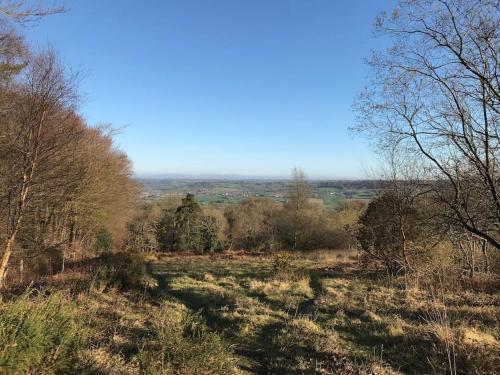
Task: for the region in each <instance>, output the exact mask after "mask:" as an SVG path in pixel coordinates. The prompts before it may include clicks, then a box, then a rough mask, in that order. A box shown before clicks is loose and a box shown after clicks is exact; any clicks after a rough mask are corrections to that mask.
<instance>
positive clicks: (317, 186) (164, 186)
mask: <svg viewBox="0 0 500 375" xmlns="http://www.w3.org/2000/svg"><path fill="white" fill-rule="evenodd" d="M138 181H139V182H140V183H141V184H142V185H143V194H144V197H146V198H148V199H153V200H154V199H161V198H162V197H164V196H167V195H179V196H183V195H185V194H187V193H193V194H195V196H196V199H197V200H198V201H199V202H200V203H202V204H203V203H204V204H211V203H216V204H234V203H237V202H239V201H241V200H243V199H246V198H249V197H267V198H270V199H273V200H275V201H284V200H286V196H287V191H288V186H289V184H290V181H287V180H241V181H231V180H228V181H225V180H180V179H139V180H138ZM309 184H310V186H311V195H312V196H313V198H319V199H322V200H323V202H324V204H325V206H327V207H329V208H335V207H338V206H339V205H340V203H341V202H342V201H345V200H371V199H373V198H374V197H375V196H376V195H377V192H378V190H379V184H378V182H376V181H310V182H309Z"/></svg>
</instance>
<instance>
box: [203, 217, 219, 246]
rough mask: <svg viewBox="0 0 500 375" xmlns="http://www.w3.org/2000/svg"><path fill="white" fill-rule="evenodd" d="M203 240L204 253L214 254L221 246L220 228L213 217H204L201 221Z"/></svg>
mask: <svg viewBox="0 0 500 375" xmlns="http://www.w3.org/2000/svg"><path fill="white" fill-rule="evenodd" d="M201 240H202V248H203V251H210V252H212V251H214V250H216V249H217V247H218V245H219V227H218V224H217V220H215V218H213V217H212V216H203V217H202V219H201Z"/></svg>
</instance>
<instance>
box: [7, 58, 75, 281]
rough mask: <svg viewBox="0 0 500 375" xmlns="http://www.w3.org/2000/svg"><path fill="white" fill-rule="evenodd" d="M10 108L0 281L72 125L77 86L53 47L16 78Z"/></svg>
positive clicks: (33, 60) (67, 138)
mask: <svg viewBox="0 0 500 375" xmlns="http://www.w3.org/2000/svg"><path fill="white" fill-rule="evenodd" d="M13 98H14V100H15V103H14V105H13V111H11V112H8V113H7V116H5V117H4V118H2V123H3V124H4V126H6V127H8V130H7V131H4V132H3V135H4V136H6V137H8V142H7V144H8V147H7V150H6V153H5V158H4V159H3V160H2V162H3V165H2V169H3V170H4V172H5V173H4V175H5V176H7V181H6V186H7V191H6V192H5V193H6V196H5V198H4V199H5V205H6V212H7V223H6V235H5V241H4V243H3V244H2V260H1V263H0V287H2V286H3V281H4V279H5V273H6V270H7V266H8V263H9V259H10V257H11V255H12V248H13V244H14V241H15V239H16V236H17V234H18V232H19V229H20V227H21V223H22V221H23V218H24V216H25V214H26V211H27V209H28V206H29V203H30V200H31V199H32V196H33V194H32V193H33V191H34V189H35V188H36V184H37V182H39V180H40V179H43V178H44V177H42V176H43V174H41V171H44V170H47V169H46V165H44V164H47V163H50V161H51V160H52V159H53V157H54V156H55V155H56V154H57V153H58V151H59V149H60V148H61V145H62V144H64V143H65V142H68V140H69V139H71V133H72V132H73V129H70V127H71V122H70V121H69V119H70V118H71V114H72V109H73V105H74V103H75V99H76V96H75V91H74V88H73V82H72V81H71V80H70V79H68V78H67V77H66V75H65V72H64V70H63V69H62V67H61V66H60V65H59V63H58V62H57V59H56V56H55V55H54V53H52V52H50V51H49V52H48V53H46V54H41V55H37V56H34V57H33V58H32V61H31V62H30V65H29V67H28V68H27V70H26V72H25V77H24V80H23V82H22V83H20V84H19V87H18V90H17V92H16V95H15V96H14V97H13Z"/></svg>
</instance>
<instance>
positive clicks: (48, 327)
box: [0, 292, 85, 374]
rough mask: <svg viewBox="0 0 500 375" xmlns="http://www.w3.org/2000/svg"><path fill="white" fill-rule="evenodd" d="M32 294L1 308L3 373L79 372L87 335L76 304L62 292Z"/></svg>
mask: <svg viewBox="0 0 500 375" xmlns="http://www.w3.org/2000/svg"><path fill="white" fill-rule="evenodd" d="M31 294H32V293H31V292H26V293H25V294H24V295H22V296H21V297H19V298H17V299H16V300H15V301H13V302H8V303H5V304H2V305H1V307H0V373H1V374H4V373H5V374H56V373H77V372H78V368H77V367H78V363H79V361H78V359H79V357H78V353H79V350H81V349H83V348H84V346H85V339H84V337H85V335H84V334H83V333H84V329H83V326H82V323H81V321H79V319H78V314H77V313H76V309H75V306H74V305H73V304H72V302H71V301H70V300H69V299H68V298H67V297H66V296H65V295H64V294H62V293H55V294H53V295H51V296H49V297H44V296H37V297H32V295H31Z"/></svg>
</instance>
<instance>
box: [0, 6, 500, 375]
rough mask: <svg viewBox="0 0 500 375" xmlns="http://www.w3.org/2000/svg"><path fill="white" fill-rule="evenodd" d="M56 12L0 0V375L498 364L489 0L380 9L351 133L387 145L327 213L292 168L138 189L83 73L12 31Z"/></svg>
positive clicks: (497, 83) (493, 369) (383, 370)
mask: <svg viewBox="0 0 500 375" xmlns="http://www.w3.org/2000/svg"><path fill="white" fill-rule="evenodd" d="M63 11H64V9H62V8H53V9H50V8H37V7H30V3H29V2H24V1H19V2H14V1H12V2H10V1H5V2H0V15H1V22H0V246H1V247H0V257H1V263H0V290H1V292H0V293H1V296H2V299H0V374H3V373H6V374H10V373H12V374H21V373H24V374H27V373H29V374H31V373H33V374H35V373H47V374H48V373H96V374H100V373H116V374H118V373H120V374H122V373H131V374H132V373H149V374H170V373H173V374H197V373H210V374H229V373H243V372H244V371H247V370H248V372H253V373H297V374H298V373H308V374H309V373H311V374H329V373H331V374H333V373H346V374H351V373H352V374H354V373H356V374H358V373H366V374H393V373H401V372H399V371H402V372H403V373H408V374H410V373H422V372H424V373H430V372H434V373H450V374H457V373H462V374H467V373H475V374H487V373H490V374H494V373H498V372H497V371H498V370H500V364H499V363H498V358H499V356H498V350H499V348H500V346H499V345H498V342H499V340H500V331H499V327H498V319H499V317H500V312H499V311H498V299H497V297H498V294H497V293H498V288H499V282H500V171H499V167H500V138H499V137H500V135H499V134H500V71H499V69H500V64H499V61H498V57H499V49H500V4H499V2H498V1H495V0H479V1H472V0H471V1H469V0H461V1H451V0H450V1H445V0H443V1H437V0H436V1H433V0H422V1H420V0H419V1H409V0H408V1H406V0H402V1H400V2H399V3H398V6H397V8H396V9H395V10H394V12H393V13H391V14H382V15H381V16H380V17H379V18H378V19H377V20H376V33H378V34H379V35H381V36H383V37H386V38H388V39H389V40H391V41H392V42H393V45H392V48H389V49H388V50H386V51H381V52H376V53H374V54H373V56H372V58H371V59H370V60H369V64H370V66H371V67H372V80H371V81H370V82H369V84H368V88H367V89H366V90H365V91H363V92H362V93H361V94H360V95H359V97H358V98H357V99H356V102H355V105H354V107H355V110H356V113H357V115H358V117H357V123H356V124H355V125H354V126H353V132H354V133H355V134H359V135H367V136H368V137H369V138H370V139H371V140H373V141H374V142H375V145H374V146H375V147H376V149H377V150H378V152H379V154H380V155H381V157H382V160H383V166H382V167H381V170H382V173H381V176H378V177H379V180H377V182H375V181H374V182H373V183H377V184H378V187H379V191H380V193H379V195H378V197H376V198H375V199H373V200H372V201H371V202H369V203H368V204H365V203H363V202H361V201H355V200H346V201H345V202H343V203H342V204H341V205H340V207H338V208H336V209H330V208H327V207H325V206H324V204H323V202H322V201H321V200H319V199H313V198H312V197H311V194H310V190H309V185H308V182H307V179H306V177H305V175H304V173H303V172H302V171H301V170H299V169H295V170H294V171H293V176H292V177H293V178H292V179H291V180H290V184H289V190H288V193H287V195H286V200H285V202H276V201H273V200H271V199H267V198H258V197H253V198H248V199H244V200H242V201H240V202H239V203H237V204H231V205H225V204H200V203H198V202H197V201H196V196H194V195H193V194H187V195H186V196H185V197H180V196H179V197H168V198H165V199H162V200H159V201H154V202H148V201H142V200H140V198H139V192H140V190H141V187H140V185H139V184H138V183H137V182H136V181H135V180H134V179H133V177H132V168H131V162H130V161H129V159H128V157H127V155H126V154H125V153H124V152H123V151H121V150H120V149H119V148H117V147H116V146H115V143H114V141H113V135H114V130H113V127H112V126H110V125H99V124H88V123H87V122H86V121H85V118H84V116H83V114H81V113H80V112H79V109H78V104H79V100H80V97H79V91H78V80H79V78H78V75H77V74H74V73H72V72H71V70H70V69H68V68H67V67H66V66H65V64H64V62H62V61H60V59H59V57H58V55H57V52H56V51H54V50H52V49H46V50H34V49H33V48H31V47H30V46H29V45H27V43H26V41H25V39H24V38H23V36H22V34H21V33H20V31H19V27H18V26H19V24H26V23H29V24H30V27H36V24H35V25H32V23H36V22H37V21H38V20H40V19H41V18H43V17H45V16H50V15H51V14H52V13H59V12H63ZM325 184H326V185H328V183H325ZM326 185H325V186H326ZM318 250H322V251H324V252H326V253H327V254H330V256H326V258H325V260H323V258H321V257H319V258H311V257H312V256H313V254H316V252H317V251H318ZM338 250H342V251H347V252H346V253H345V254H347V255H345V256H344V255H343V254H344V253H339V252H338ZM336 251H337V252H336ZM235 254H239V255H235ZM242 254H243V255H242ZM337 254H338V255H337ZM226 256H227V257H229V258H230V257H232V256H234V257H236V256H241V257H242V258H241V259H240V258H238V260H237V261H235V263H233V264H228V263H224V262H225V260H224V261H221V259H226V258H224V257H226ZM247 256H248V259H253V260H248V259H247V258H246V257H247ZM337 256H338V259H336V258H335V259H333V258H334V257H337ZM252 257H253V258H252ZM193 258H194V259H201V260H202V262H207V263H206V264H205V263H196V262H199V260H193ZM229 258H228V259H229ZM165 259H166V260H165ZM172 259H173V260H172ZM184 259H185V260H184ZM311 259H313V260H311ZM339 259H340V260H339ZM175 262H177V263H175ZM184 262H187V263H186V264H184ZM252 262H255V263H252ZM200 264H202V266H203V267H206V270H207V271H205V269H202V270H200V269H199V267H200ZM214 265H217V267H218V269H215V266H214ZM232 266H234V267H236V268H237V272H236V271H234V270H233V269H232V268H231V267H232ZM254 268H255V269H254ZM221 272H227V275H225V276H221V274H220V273H221ZM228 275H229V276H228ZM242 275H244V276H242ZM256 275H257V276H256ZM339 275H340V276H339ZM242 277H243V279H241V280H242V281H241V282H240V284H238V283H237V282H236V281H235V280H237V278H242ZM339 277H342V279H338V278H339ZM179 280H181V281H183V283H182V282H180V281H179ZM238 280H239V279H238ZM332 280H333V281H332ZM335 280H341V281H339V282H338V283H337V281H335ZM58 283H59V284H58ZM33 285H35V288H36V292H33V289H32V287H33ZM28 286H31V287H28ZM27 287H28V289H26V288H27ZM351 287H352V288H353V289H352V290H349V292H346V288H351ZM44 288H46V289H44ZM51 288H52V289H51ZM203 288H205V289H203ZM245 288H246V289H245ZM356 288H357V289H356ZM26 290H27V291H26ZM243 290H244V291H243ZM360 290H362V291H363V292H362V295H360V294H359V293H361V292H360ZM193 291H194V292H193ZM373 291H375V292H376V293H379V295H377V296H378V297H377V299H373V298H372V296H371V293H372V292H373ZM125 292H126V293H125ZM375 292H373V293H375ZM189 293H192V294H189ZM204 293H208V294H207V295H205V294H204ZM210 293H212V294H210ZM273 293H275V294H273ZM280 293H281V294H280ZM283 293H284V294H283ZM287 293H288V294H287ZM301 293H302V294H301ZM474 293H480V294H478V296H480V297H478V299H477V300H476V299H474ZM186 296H190V298H188V297H186ZM400 296H403V297H404V298H403V297H401V298H402V299H399V298H400ZM464 296H466V298H465V297H464ZM495 296H496V297H495ZM273 298H275V299H274V300H273ZM335 298H337V300H338V301H341V302H338V303H339V304H342V303H343V305H341V306H342V307H339V306H340V305H339V306H332V304H334V302H335V301H337V300H336V299H335ZM384 298H385V299H384ZM405 298H406V299H405ZM351 299H352V301H351ZM461 300H462V301H466V302H463V303H464V305H463V306H462V307H461V308H462V309H461V310H460V311H458V312H456V316H455V317H450V316H448V311H452V310H453V308H454V307H456V306H457V304H458V305H460V303H459V302H457V301H461ZM76 301H77V302H76ZM110 301H115V302H116V304H117V306H119V308H118V307H117V308H116V311H115V310H113V309H114V308H115V307H114V306H115V305H114V303H115V302H113V303H111V302H110ZM342 301H343V302H342ZM402 301H403V302H402ZM450 301H451V302H450ZM485 301H486V302H485ZM350 302H352V303H355V304H356V306H355V307H353V306H352V305H349V303H350ZM469 302H470V303H469ZM358 303H359V304H358ZM384 303H387V304H384ZM80 304H81V306H84V307H83V308H82V310H83V311H82V310H79V307H78V305H80ZM398 304H399V305H404V306H405V307H406V306H407V307H408V309H413V310H411V311H406V310H405V311H400V310H398V308H400V306H398ZM405 304H406V305H405ZM415 305H417V307H415ZM96 306H97V307H96ZM318 306H319V307H318ZM478 306H479V307H478ZM87 307H88V308H87ZM476 307H477V308H478V309H479V310H477V309H476ZM106 309H108V310H109V311H108V310H106ZM360 309H361V311H362V313H359V311H360ZM363 309H364V310H363ZM468 309H469V310H468ZM100 310H103V311H105V312H107V313H106V314H102V315H99V313H98V312H96V311H100ZM427 310H428V311H430V312H429V313H424V312H425V311H427ZM30 311H34V312H33V313H31V312H30ZM124 311H125V312H126V313H123V312H124ZM256 311H257V312H258V313H257V312H256ZM293 311H295V313H293ZM422 311H424V312H422ZM85 314H90V315H85ZM91 314H95V315H91ZM113 314H115V315H116V316H120V317H119V318H116V319H115V320H112V319H114V318H112V317H113V316H115V315H113ZM120 314H124V315H123V316H122V315H120ZM377 314H380V315H382V316H383V317H380V316H379V315H377ZM419 314H420V315H419ZM422 314H423V315H422ZM460 314H462V315H460ZM467 314H469V315H470V316H469V315H467ZM414 316H418V317H421V316H423V318H422V319H420V318H418V319H413V317H414ZM464 316H465V317H464ZM467 316H469V318H467ZM478 316H481V318H477V317H478ZM2 317H3V318H2ZM130 317H134V319H135V320H134V321H132V322H130V323H129V324H128V325H126V326H125V325H124V324H123V322H125V321H128V320H127V319H131V318H130ZM318 317H320V318H321V319H323V320H321V319H318V320H316V319H317V318H318ZM110 319H111V320H110ZM412 319H413V320H412ZM264 321H265V324H264V323H263V322H264ZM83 322H87V323H88V324H87V326H88V327H87V328H84V326H85V327H86V325H85V324H84V323H83ZM242 322H244V323H242ZM325 322H327V323H325ZM113 324H114V325H113ZM134 324H135V325H136V326H137V327H139V328H137V327H136V328H137V331H138V333H132V331H133V329H132V328H131V327H132V326H134ZM224 324H225V325H224ZM261 325H262V326H261ZM111 326H112V328H113V329H114V332H111V331H110V332H108V331H107V330H108V329H111V328H109V327H111ZM13 327H17V328H15V329H13ZM89 327H90V328H89ZM259 327H260V328H262V329H263V331H262V332H260V331H258V330H257V328H259ZM263 327H264V328H265V329H264V328H263ZM332 327H333V328H332ZM392 327H399V328H397V329H396V331H391V329H392ZM361 328H362V329H367V330H368V329H369V330H371V331H370V334H371V335H372V336H370V337H371V340H372V341H370V342H369V343H366V342H364V341H363V339H362V338H360V336H359V337H358V336H357V335H358V333H359V332H358V331H359V330H360V329H361ZM301 330H302V331H301ZM384 330H385V331H384ZM84 331H85V332H86V334H85V335H83V334H80V333H82V332H84ZM139 331H140V332H139ZM103 332H104V333H103ZM117 332H118V333H117ZM134 332H135V331H134ZM235 332H238V333H237V334H235ZM255 332H257V333H258V334H259V335H260V336H258V335H257V336H255V335H256V334H255ZM259 332H260V333H259ZM304 332H305V333H304ZM380 332H385V333H384V334H382V333H380ZM470 332H474V335H476V336H474V337H475V338H473V339H470V337H469V336H470ZM478 332H480V333H478ZM365 333H366V332H363V335H364V334H365ZM120 334H121V335H122V336H120V337H119V338H120V340H122V341H126V342H127V345H128V346H123V347H121V346H120V345H119V344H117V343H116V342H115V341H119V340H118V339H116V337H117V335H118V336H119V335H120ZM127 335H128V336H127ZM134 335H135V336H134ZM245 335H248V337H247V336H245ZM252 335H254V336H252ZM384 335H387V337H386V336H384ZM467 335H469V336H467ZM296 337H300V340H303V342H302V341H301V342H295V341H294V340H295V338H296ZM332 337H334V338H332ZM467 337H469V339H470V340H472V341H473V342H474V343H473V344H471V343H470V342H469V343H467V340H466V339H467ZM477 337H479V339H478V338H477ZM127 338H128V339H130V340H129V341H130V342H129V341H127V340H126V339H127ZM115 339H116V340H115ZM113 340H115V341H113ZM332 340H333V341H332ZM349 340H351V341H349ZM377 340H379V341H377ZM384 340H385V341H384ZM474 340H476V341H474ZM478 340H479V341H480V343H479V344H478V343H477V341H478ZM226 341H227V342H231V343H232V344H231V345H228V344H227V343H226ZM472 341H471V342H472ZM346 342H347V344H346ZM380 343H382V344H381V345H382V349H379V348H380ZM122 344H123V342H122ZM403 344H404V345H403ZM123 345H125V344H123ZM235 345H236V347H237V349H236V350H233V348H234V346H235ZM252 345H254V346H255V348H254V347H252ZM294 345H295V346H294ZM356 345H357V346H356ZM384 345H386V346H385V348H384ZM358 346H359V348H358ZM424 346H425V347H426V348H427V347H429V348H431V349H429V350H427V349H425V350H424V349H422V347H424ZM353 347H356V348H357V349H356V348H354V349H353ZM406 347H409V348H410V347H411V348H412V350H413V352H412V353H413V357H412V358H408V357H404V356H403V355H402V354H401V352H404V351H405V350H406V349H405V348H406ZM262 348H263V349H262ZM376 350H380V354H373V355H372V352H373V353H375V352H376ZM384 350H386V351H387V354H385V352H383V351H384ZM323 351H324V352H323ZM424 352H425V353H424ZM61 353H62V354H61ZM384 355H385V356H386V357H384ZM241 358H245V361H246V360H248V361H249V363H250V364H248V363H246V362H244V363H245V364H243V365H242V364H241V363H240V362H239V361H240V360H241ZM296 358H301V362H300V363H299V362H298V361H296ZM4 369H5V371H4ZM249 369H250V370H249ZM415 369H417V370H415ZM294 371H295V372H294ZM415 371H417V372H415Z"/></svg>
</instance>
